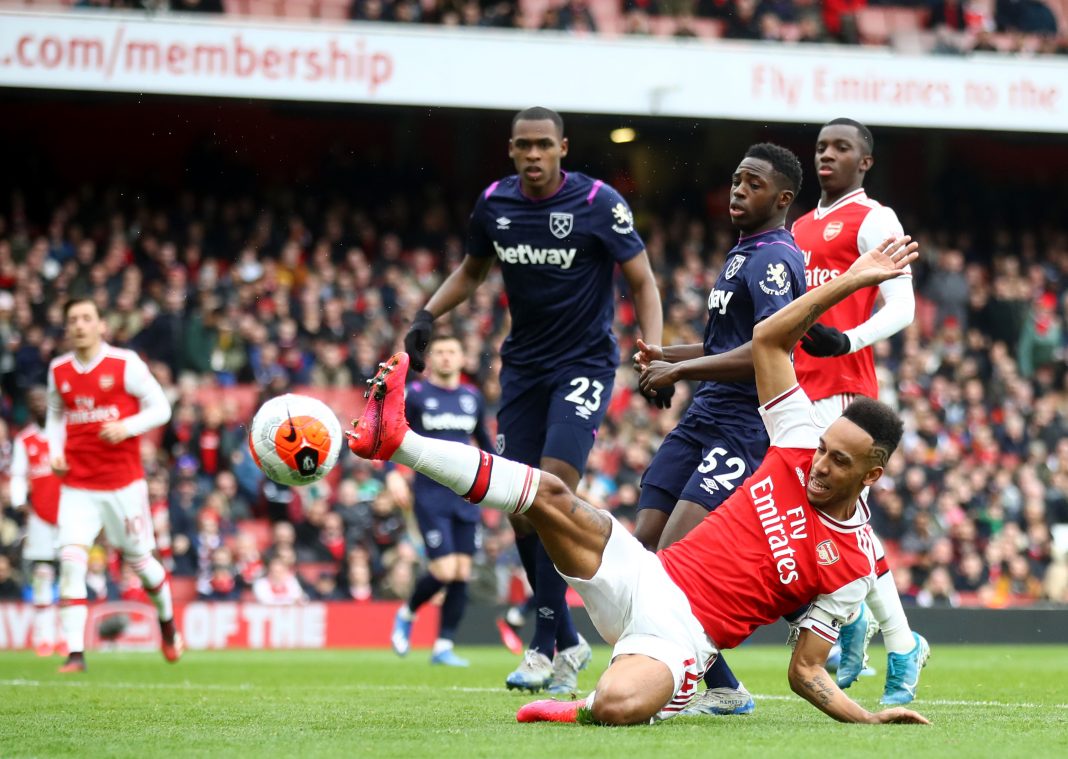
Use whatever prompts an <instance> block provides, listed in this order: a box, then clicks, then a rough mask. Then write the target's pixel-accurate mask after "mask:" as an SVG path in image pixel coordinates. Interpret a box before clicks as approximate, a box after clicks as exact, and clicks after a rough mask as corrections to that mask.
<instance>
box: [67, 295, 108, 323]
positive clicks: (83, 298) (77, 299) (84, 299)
mask: <svg viewBox="0 0 1068 759" xmlns="http://www.w3.org/2000/svg"><path fill="white" fill-rule="evenodd" d="M79 303H92V304H93V308H95V309H96V315H97V316H100V315H101V314H100V306H98V305H96V301H95V300H93V299H92V298H91V297H90V296H88V295H75V296H74V297H72V298H71V299H70V300H68V301H67V302H66V303H64V304H63V321H67V317H68V316H70V310H71V309H72V308H74V306H76V305H78V304H79Z"/></svg>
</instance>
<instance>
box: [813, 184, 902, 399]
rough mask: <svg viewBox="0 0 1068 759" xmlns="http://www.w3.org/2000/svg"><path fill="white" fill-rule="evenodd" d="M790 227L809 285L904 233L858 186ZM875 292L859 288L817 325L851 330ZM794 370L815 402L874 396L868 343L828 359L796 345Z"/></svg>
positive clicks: (866, 314) (871, 305) (823, 280)
mask: <svg viewBox="0 0 1068 759" xmlns="http://www.w3.org/2000/svg"><path fill="white" fill-rule="evenodd" d="M792 231H793V235H794V240H795V241H796V242H797V247H799V248H800V249H801V252H802V254H803V255H804V257H805V280H806V283H807V284H808V287H809V289H811V288H813V287H819V286H820V285H823V284H826V283H827V282H830V281H831V280H832V279H835V278H836V277H838V275H839V274H841V273H842V272H844V271H846V270H847V269H848V268H849V267H850V266H851V265H852V264H853V262H854V261H855V260H856V259H857V258H858V257H859V256H860V255H861V254H863V253H866V252H867V251H869V250H871V249H872V248H874V247H875V246H876V245H878V244H879V243H881V242H882V241H883V240H885V239H886V238H888V237H892V236H899V235H901V234H903V232H902V229H901V223H900V222H899V221H898V220H897V216H896V214H894V211H893V209H891V208H888V207H886V206H883V205H880V204H879V203H877V202H876V201H874V200H872V199H871V198H869V197H868V196H867V195H866V194H865V192H864V189H863V188H860V189H858V190H855V191H854V192H851V193H849V194H848V195H846V196H845V197H843V198H841V199H840V200H838V201H837V202H836V203H834V204H833V205H831V206H829V207H827V208H821V207H818V206H817V207H816V208H815V209H813V210H812V211H809V212H808V213H807V214H805V215H804V216H802V217H801V218H800V219H798V220H797V221H795V222H794V226H793V229H792ZM878 294H879V289H878V288H877V287H866V288H864V289H863V290H858V291H857V292H855V293H853V294H852V295H850V296H849V297H848V298H846V299H845V300H843V301H842V302H841V303H838V304H837V305H835V306H833V307H832V308H830V309H829V310H828V311H827V312H826V313H825V314H824V315H823V316H821V317H820V320H819V321H820V324H826V325H828V326H830V327H835V328H837V329H838V330H840V331H842V332H845V331H847V330H850V329H853V328H854V327H856V326H857V325H859V324H862V323H864V322H865V321H867V320H868V318H869V317H870V316H871V314H872V309H873V308H874V306H875V299H876V297H877V296H878ZM794 370H795V371H796V372H797V381H798V382H799V383H800V384H801V387H803V388H804V389H805V392H806V393H807V394H808V396H809V398H811V399H812V400H814V401H819V400H822V399H824V398H829V397H831V396H832V395H843V394H847V393H852V394H855V395H864V396H867V397H869V398H877V397H879V385H878V382H877V381H876V379H875V359H874V357H873V356H872V350H871V348H870V347H868V348H862V349H860V350H858V351H856V352H855V353H848V354H846V355H844V356H834V357H828V358H817V357H815V356H810V355H809V354H808V353H806V352H805V351H804V349H802V348H798V349H797V350H795V351H794Z"/></svg>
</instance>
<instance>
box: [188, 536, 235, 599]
mask: <svg viewBox="0 0 1068 759" xmlns="http://www.w3.org/2000/svg"><path fill="white" fill-rule="evenodd" d="M197 596H198V597H200V598H202V599H204V600H205V601H236V600H238V599H239V598H240V597H241V587H240V585H239V584H238V581H237V576H236V574H235V572H234V563H233V555H232V554H231V553H230V549H229V548H227V547H226V546H220V547H219V548H216V549H215V551H214V552H213V553H212V555H211V567H210V570H209V574H208V580H207V583H206V584H205V585H203V586H202V585H201V584H200V580H199V578H198V580H197Z"/></svg>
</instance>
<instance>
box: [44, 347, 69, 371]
mask: <svg viewBox="0 0 1068 759" xmlns="http://www.w3.org/2000/svg"><path fill="white" fill-rule="evenodd" d="M72 363H74V352H73V351H69V352H67V353H61V354H60V355H58V356H56V357H55V358H54V359H52V360H51V361H50V362H49V363H48V371H50V372H52V371H55V370H56V369H58V368H59V367H61V366H69V365H70V364H72Z"/></svg>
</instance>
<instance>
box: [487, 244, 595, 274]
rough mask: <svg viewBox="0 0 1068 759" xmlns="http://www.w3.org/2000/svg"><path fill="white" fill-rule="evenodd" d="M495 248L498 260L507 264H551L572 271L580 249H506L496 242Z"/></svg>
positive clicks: (518, 246)
mask: <svg viewBox="0 0 1068 759" xmlns="http://www.w3.org/2000/svg"><path fill="white" fill-rule="evenodd" d="M493 247H494V248H495V249H496V250H497V258H499V259H501V260H502V261H504V262H505V263H507V264H549V266H559V267H560V268H561V269H570V268H571V262H572V261H574V260H575V254H576V253H578V248H535V247H533V246H530V245H516V246H515V247H514V248H505V247H503V246H502V245H501V244H500V243H498V242H497V241H496V240H494V241H493Z"/></svg>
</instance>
